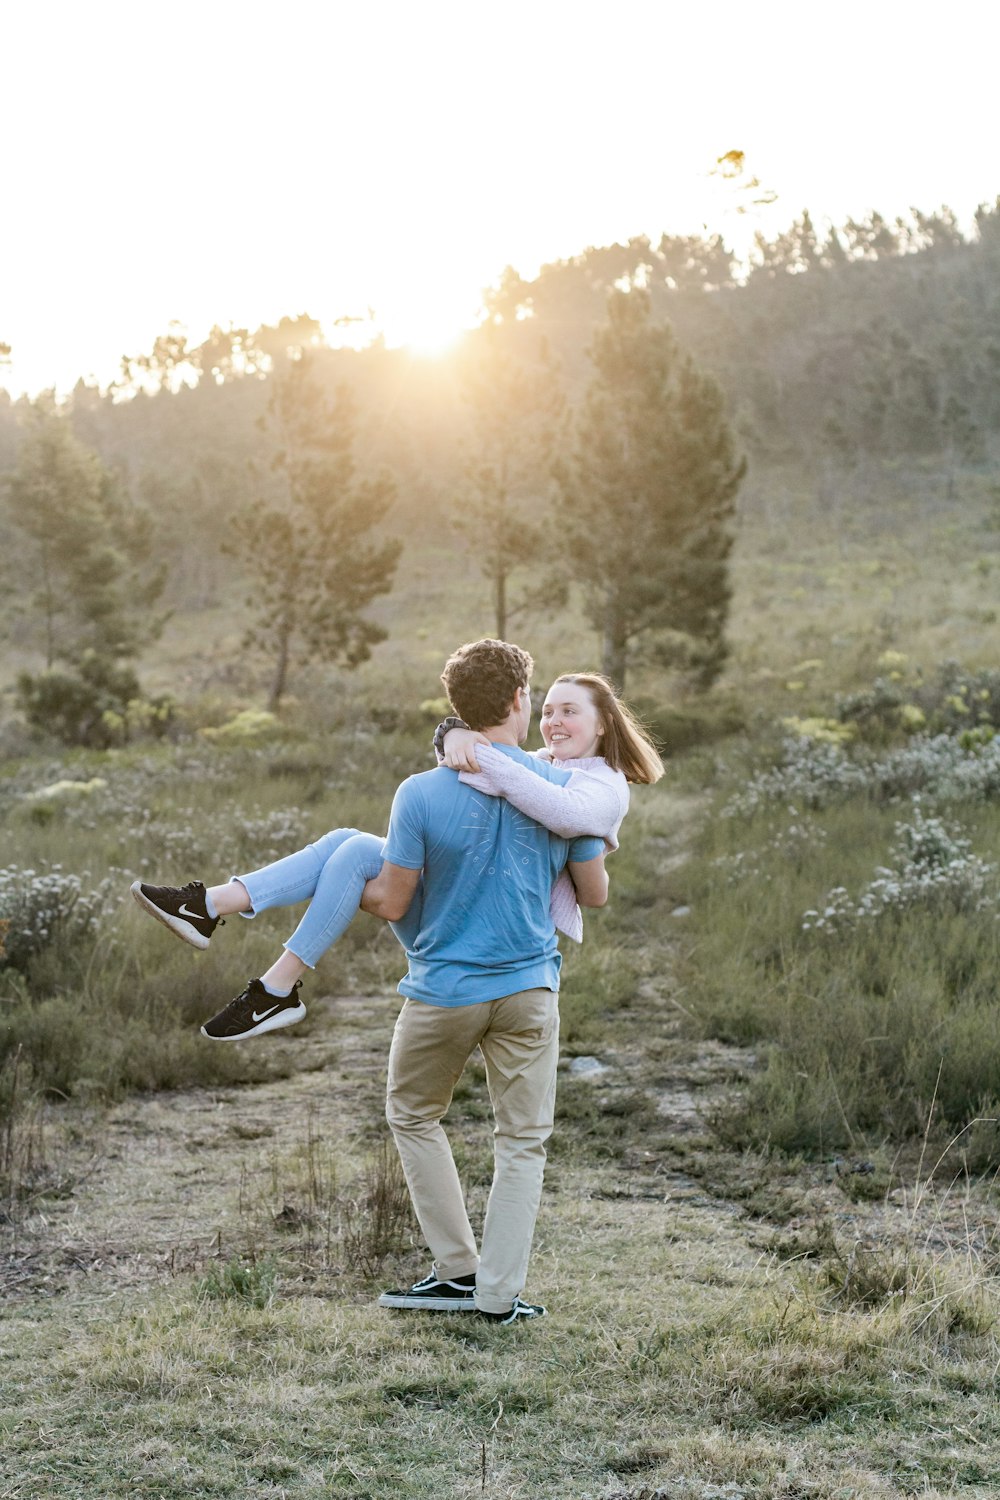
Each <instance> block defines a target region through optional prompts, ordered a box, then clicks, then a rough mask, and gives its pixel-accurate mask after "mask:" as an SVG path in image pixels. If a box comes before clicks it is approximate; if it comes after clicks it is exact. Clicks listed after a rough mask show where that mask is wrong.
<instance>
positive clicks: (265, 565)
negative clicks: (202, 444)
mask: <svg viewBox="0 0 1000 1500" xmlns="http://www.w3.org/2000/svg"><path fill="white" fill-rule="evenodd" d="M272 378H273V382H274V391H273V396H272V401H271V408H270V414H269V420H270V425H271V427H272V429H273V430H274V432H275V433H276V436H277V440H278V444H279V447H278V451H277V454H276V457H275V467H276V468H277V469H278V471H279V472H280V473H281V475H282V476H283V479H284V491H285V494H284V498H283V500H282V501H280V502H274V501H269V500H258V501H257V502H256V503H254V504H253V505H251V506H249V507H247V509H246V510H244V511H243V512H242V514H241V515H240V516H239V519H238V522H237V525H236V528H235V530H234V533H233V541H232V542H231V544H230V547H229V550H231V551H233V552H235V553H236V554H237V555H238V556H240V557H241V558H242V560H243V561H244V563H245V564H246V567H247V571H248V573H249V575H250V578H251V580H252V593H251V596H250V605H251V608H252V609H253V611H254V614H255V616H256V618H255V621H254V624H253V626H252V627H251V629H250V632H249V634H248V643H249V644H251V645H253V646H256V647H257V648H259V649H260V650H262V651H264V652H266V653H267V654H268V655H269V656H270V658H271V661H272V663H273V676H272V679H271V688H270V692H269V695H268V707H269V709H271V710H272V711H274V710H275V709H277V707H278V706H279V704H280V702H281V699H282V698H283V697H284V694H285V692H286V690H287V686H288V677H289V672H290V671H291V669H292V667H293V666H294V665H295V663H296V662H297V661H301V660H304V659H308V660H311V661H323V662H335V663H337V664H339V665H340V666H344V667H356V666H358V665H359V664H360V663H361V662H363V661H365V660H366V659H367V658H368V656H369V655H370V654H371V648H372V646H373V645H374V644H375V643H376V642H377V641H381V640H384V639H385V635H386V632H385V631H384V630H383V629H382V628H381V627H380V626H379V625H376V624H375V623H374V622H373V621H371V620H369V619H366V618H365V615H364V613H363V611H364V609H365V607H366V606H367V605H368V604H369V603H370V602H371V601H372V599H374V598H375V597H376V596H377V595H379V594H385V593H388V591H389V590H390V589H391V587H392V580H393V575H394V573H395V569H396V562H397V560H398V557H399V553H400V550H401V546H402V544H401V543H400V542H399V541H398V540H395V539H391V538H390V539H386V540H383V541H373V540H371V539H370V535H369V533H370V532H371V531H372V530H373V528H374V527H376V526H377V525H378V524H379V522H380V521H381V520H382V519H383V517H384V516H385V514H386V512H387V511H388V509H389V507H390V506H391V504H392V502H393V500H394V498H395V494H396V487H395V484H394V482H393V481H392V480H391V479H390V478H389V477H388V476H386V475H381V476H379V477H378V478H376V479H373V480H363V481H358V480H357V479H356V478H355V472H354V471H355V463H354V456H353V448H354V441H355V434H356V428H357V412H356V409H355V404H354V400H353V397H352V396H351V393H350V391H349V390H348V389H347V387H346V386H342V387H341V388H340V389H339V390H338V391H337V395H336V400H335V401H334V403H333V404H332V405H331V403H330V401H329V400H328V398H327V396H326V393H325V391H324V389H323V387H322V385H321V383H320V381H319V379H318V377H317V374H316V371H315V369H314V366H313V360H312V356H310V355H309V354H303V355H302V356H301V358H299V359H297V360H293V361H291V362H289V363H288V364H287V365H286V366H285V367H284V369H283V370H282V371H281V373H280V374H276V375H275V376H273V377H272Z"/></svg>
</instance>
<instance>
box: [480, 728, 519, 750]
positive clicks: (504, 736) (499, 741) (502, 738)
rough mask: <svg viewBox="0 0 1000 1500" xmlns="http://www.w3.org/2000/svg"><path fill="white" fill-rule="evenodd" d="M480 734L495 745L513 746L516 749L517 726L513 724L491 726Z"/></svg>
mask: <svg viewBox="0 0 1000 1500" xmlns="http://www.w3.org/2000/svg"><path fill="white" fill-rule="evenodd" d="M482 732H483V734H485V736H486V738H487V739H488V740H492V741H493V743H494V744H495V745H513V746H514V747H515V748H516V747H517V726H516V725H514V724H491V725H490V726H489V728H488V729H484V730H483V731H482Z"/></svg>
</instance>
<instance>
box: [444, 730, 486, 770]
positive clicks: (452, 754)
mask: <svg viewBox="0 0 1000 1500" xmlns="http://www.w3.org/2000/svg"><path fill="white" fill-rule="evenodd" d="M488 744H489V740H488V739H487V738H486V736H485V734H480V733H479V730H478V729H449V730H448V733H447V734H446V735H445V737H444V760H443V761H442V762H441V764H442V765H445V766H447V767H448V768H449V770H452V771H473V772H475V771H478V770H479V769H480V767H479V762H478V760H477V759H476V746H477V745H488Z"/></svg>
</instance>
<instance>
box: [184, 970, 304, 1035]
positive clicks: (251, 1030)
mask: <svg viewBox="0 0 1000 1500" xmlns="http://www.w3.org/2000/svg"><path fill="white" fill-rule="evenodd" d="M301 988H302V981H301V979H300V980H298V981H297V982H296V983H295V984H294V985H293V986H292V992H291V994H290V995H272V994H270V993H269V992H268V991H267V990H266V989H265V988H264V986H263V985H262V984H261V982H260V980H259V979H251V981H250V983H249V984H248V985H247V987H246V989H245V990H244V991H243V993H242V995H237V996H236V999H235V1000H230V1002H229V1004H228V1005H227V1006H226V1007H225V1009H224V1010H220V1011H219V1014H218V1015H217V1016H213V1017H212V1019H211V1020H210V1021H206V1022H205V1024H204V1026H203V1027H202V1028H201V1034H202V1036H207V1037H209V1038H210V1039H211V1040H212V1041H213V1042H241V1041H242V1040H243V1038H244V1037H248V1036H262V1035H263V1034H264V1032H265V1031H277V1030H278V1029H279V1027H282V1026H294V1025H295V1023H296V1021H301V1020H302V1018H303V1016H304V1015H305V1013H306V1008H305V1006H304V1005H303V1004H302V1001H301V1000H300V999H299V990H300V989H301Z"/></svg>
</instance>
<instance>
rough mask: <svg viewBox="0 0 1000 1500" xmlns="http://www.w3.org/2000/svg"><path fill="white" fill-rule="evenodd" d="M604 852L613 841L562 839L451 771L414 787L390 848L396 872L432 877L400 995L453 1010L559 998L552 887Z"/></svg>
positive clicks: (398, 803)
mask: <svg viewBox="0 0 1000 1500" xmlns="http://www.w3.org/2000/svg"><path fill="white" fill-rule="evenodd" d="M497 749H499V750H502V751H503V753H504V754H505V755H509V756H511V757H513V758H516V759H517V760H520V761H523V762H524V763H525V764H527V765H529V766H530V767H531V768H532V769H533V770H534V771H536V772H538V773H539V774H541V775H543V776H544V777H545V778H546V779H547V780H549V781H556V782H558V783H559V784H560V785H565V784H566V782H567V781H568V780H569V772H568V771H563V770H561V769H560V768H559V767H558V766H554V765H551V764H549V762H547V761H539V760H536V759H534V758H533V757H531V756H528V755H526V754H525V752H524V751H523V750H517V749H515V748H514V747H513V746H512V745H498V746H497ZM603 852H604V841H603V839H599V838H590V837H585V838H578V839H573V840H567V839H562V838H559V837H557V835H556V834H554V833H549V831H548V829H546V828H543V827H542V826H541V824H540V823H536V822H534V821H533V819H531V818H528V817H526V816H525V815H524V813H521V812H518V810H517V808H516V807H512V806H511V804H510V803H509V802H508V801H507V800H506V799H505V798H503V797H487V796H486V795H485V793H483V792H477V791H475V790H474V789H473V788H472V787H469V786H466V785H465V784H464V783H463V782H461V781H459V779H458V775H457V773H456V772H454V771H449V770H447V769H446V768H445V767H443V766H440V767H438V769H437V770H436V771H424V772H423V773H422V774H421V775H418V776H411V777H409V778H408V780H406V781H404V782H403V784H402V786H400V787H399V789H398V790H397V792H396V796H395V798H394V800H393V804H392V814H391V816H390V819H389V832H388V835H387V836H386V842H385V858H386V859H387V860H389V861H390V862H391V863H392V864H394V865H402V866H403V867H404V869H408V870H423V872H424V878H423V881H422V889H421V892H420V893H419V895H418V898H417V899H418V901H419V903H420V905H419V908H418V909H419V918H418V923H419V925H418V924H417V923H416V922H407V921H406V919H405V918H404V920H403V922H401V923H398V924H395V926H396V932H397V936H399V937H400V938H401V939H402V940H403V942H404V944H405V947H406V957H407V960H408V963H409V969H408V972H407V974H406V976H405V978H404V979H402V980H401V981H400V984H399V991H400V993H401V994H403V995H407V996H409V998H410V999H412V1000H425V1001H428V1002H429V1003H430V1004H432V1005H445V1006H453V1005H475V1004H478V1003H479V1002H480V1001H483V1000H497V999H499V998H500V996H501V995H510V994H513V993H515V992H516V991H518V990H530V989H551V990H557V989H558V988H559V968H560V965H561V963H562V958H561V955H560V953H559V949H558V945H557V942H556V933H555V928H554V926H553V924H552V918H551V917H550V916H549V898H550V894H551V890H552V883H553V881H554V880H555V879H556V877H557V875H558V874H559V872H560V870H562V868H563V866H564V865H565V864H566V862H567V860H568V859H572V860H574V861H576V862H579V863H585V862H586V861H588V860H591V859H596V858H597V856H598V855H599V854H603Z"/></svg>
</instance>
